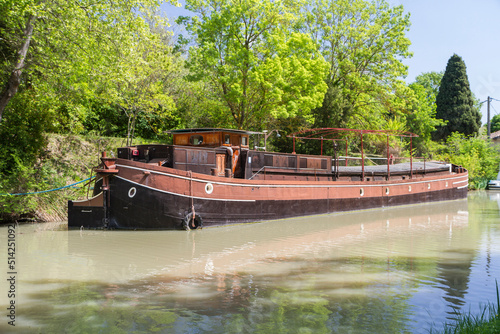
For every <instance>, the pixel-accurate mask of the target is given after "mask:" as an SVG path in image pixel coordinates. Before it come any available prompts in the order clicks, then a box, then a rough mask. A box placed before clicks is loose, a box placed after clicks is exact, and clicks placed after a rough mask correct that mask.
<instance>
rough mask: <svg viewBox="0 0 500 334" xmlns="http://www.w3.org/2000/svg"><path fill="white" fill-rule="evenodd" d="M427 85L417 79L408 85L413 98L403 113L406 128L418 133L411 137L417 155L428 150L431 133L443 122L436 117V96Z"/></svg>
mask: <svg viewBox="0 0 500 334" xmlns="http://www.w3.org/2000/svg"><path fill="white" fill-rule="evenodd" d="M419 77H420V76H419ZM419 77H417V78H419ZM420 78H421V77H420ZM428 87H429V86H428ZM428 87H424V86H423V85H421V84H419V83H418V79H417V82H414V83H412V84H410V85H409V88H410V89H411V90H412V92H413V98H412V99H410V102H409V104H408V105H409V108H408V109H409V110H408V111H409V112H408V113H405V121H406V128H407V129H408V131H410V132H412V133H415V134H418V137H416V138H414V139H413V145H414V147H415V148H416V150H417V154H418V155H419V156H422V155H424V154H425V153H426V152H428V151H429V147H430V146H431V140H432V133H433V132H434V131H435V130H436V127H438V126H442V125H444V124H445V123H444V122H443V121H442V120H440V119H436V103H435V101H436V96H435V95H434V93H433V92H432V89H431V90H430V89H429V88H428Z"/></svg>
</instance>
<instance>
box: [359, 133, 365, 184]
mask: <svg viewBox="0 0 500 334" xmlns="http://www.w3.org/2000/svg"><path fill="white" fill-rule="evenodd" d="M360 135H361V181H364V180H365V156H364V153H363V131H361V134H360Z"/></svg>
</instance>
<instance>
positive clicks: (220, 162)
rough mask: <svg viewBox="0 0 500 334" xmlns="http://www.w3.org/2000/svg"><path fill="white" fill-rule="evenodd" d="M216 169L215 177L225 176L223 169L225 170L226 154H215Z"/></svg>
mask: <svg viewBox="0 0 500 334" xmlns="http://www.w3.org/2000/svg"><path fill="white" fill-rule="evenodd" d="M216 167H217V168H216V169H215V175H216V176H225V169H226V154H225V153H224V154H220V153H217V154H216Z"/></svg>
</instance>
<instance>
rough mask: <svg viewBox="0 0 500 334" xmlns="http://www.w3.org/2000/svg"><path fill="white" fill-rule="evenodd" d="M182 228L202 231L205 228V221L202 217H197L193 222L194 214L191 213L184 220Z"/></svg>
mask: <svg viewBox="0 0 500 334" xmlns="http://www.w3.org/2000/svg"><path fill="white" fill-rule="evenodd" d="M182 227H183V228H184V229H185V230H186V231H189V230H196V229H200V230H201V229H202V228H203V219H202V218H201V216H200V215H196V216H195V217H194V221H193V213H192V212H190V213H188V214H187V215H186V217H184V220H183V222H182Z"/></svg>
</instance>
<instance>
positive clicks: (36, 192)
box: [0, 176, 95, 196]
mask: <svg viewBox="0 0 500 334" xmlns="http://www.w3.org/2000/svg"><path fill="white" fill-rule="evenodd" d="M93 178H95V176H92V177H89V178H88V179H85V180H82V181H78V182H75V183H73V184H70V185H68V186H64V187H59V188H54V189H50V190H42V191H34V192H29V193H17V194H0V196H22V195H36V194H43V193H48V192H51V191H57V190H61V189H65V188H70V187H73V186H75V185H77V184H80V183H83V182H85V181H89V180H91V179H93Z"/></svg>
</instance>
